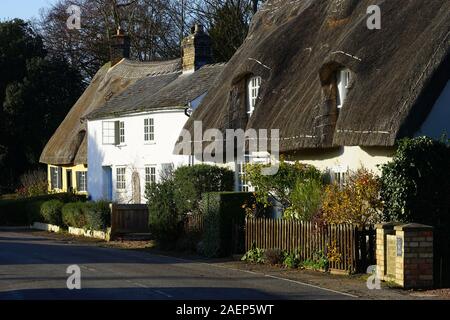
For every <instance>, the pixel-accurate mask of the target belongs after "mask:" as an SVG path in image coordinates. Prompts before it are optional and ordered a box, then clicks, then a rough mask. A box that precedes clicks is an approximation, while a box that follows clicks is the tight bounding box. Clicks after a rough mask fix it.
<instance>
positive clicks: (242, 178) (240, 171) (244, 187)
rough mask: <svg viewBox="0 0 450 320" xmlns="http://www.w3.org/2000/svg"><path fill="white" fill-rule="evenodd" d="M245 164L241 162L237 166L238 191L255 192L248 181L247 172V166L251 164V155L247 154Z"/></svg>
mask: <svg viewBox="0 0 450 320" xmlns="http://www.w3.org/2000/svg"><path fill="white" fill-rule="evenodd" d="M244 159H245V160H244V162H240V163H238V164H237V170H236V171H237V181H238V190H239V191H240V192H253V191H254V190H255V188H253V187H252V185H251V184H250V182H249V181H248V180H247V178H246V176H247V172H246V171H245V165H247V164H249V163H250V155H248V154H246V155H245V156H244Z"/></svg>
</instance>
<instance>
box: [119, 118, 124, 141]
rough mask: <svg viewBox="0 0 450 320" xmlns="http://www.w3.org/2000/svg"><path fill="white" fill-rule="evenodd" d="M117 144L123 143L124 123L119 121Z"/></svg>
mask: <svg viewBox="0 0 450 320" xmlns="http://www.w3.org/2000/svg"><path fill="white" fill-rule="evenodd" d="M119 143H120V144H122V143H125V122H123V121H119Z"/></svg>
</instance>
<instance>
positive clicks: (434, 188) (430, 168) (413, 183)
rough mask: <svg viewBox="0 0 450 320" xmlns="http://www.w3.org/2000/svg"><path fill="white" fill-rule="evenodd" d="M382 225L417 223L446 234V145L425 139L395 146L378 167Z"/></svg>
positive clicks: (449, 159) (449, 201)
mask: <svg viewBox="0 0 450 320" xmlns="http://www.w3.org/2000/svg"><path fill="white" fill-rule="evenodd" d="M381 169H382V176H381V183H382V191H381V198H382V200H383V201H384V202H385V205H384V218H385V220H386V221H399V222H417V223H423V224H429V225H432V226H434V227H438V228H443V229H447V230H450V145H449V144H448V143H446V142H444V141H435V140H432V139H431V138H427V137H419V138H414V139H404V140H401V141H400V142H399V143H398V149H397V151H396V153H395V155H394V157H393V160H392V161H391V162H389V163H387V164H385V165H383V166H382V167H381Z"/></svg>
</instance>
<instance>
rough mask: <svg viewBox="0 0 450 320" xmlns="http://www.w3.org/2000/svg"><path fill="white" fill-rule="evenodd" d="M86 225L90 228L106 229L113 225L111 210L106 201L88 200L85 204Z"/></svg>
mask: <svg viewBox="0 0 450 320" xmlns="http://www.w3.org/2000/svg"><path fill="white" fill-rule="evenodd" d="M83 213H84V215H85V217H86V227H87V228H88V229H90V230H106V228H108V227H109V226H111V210H110V208H109V203H108V202H106V201H98V202H88V203H86V204H85V205H84V208H83Z"/></svg>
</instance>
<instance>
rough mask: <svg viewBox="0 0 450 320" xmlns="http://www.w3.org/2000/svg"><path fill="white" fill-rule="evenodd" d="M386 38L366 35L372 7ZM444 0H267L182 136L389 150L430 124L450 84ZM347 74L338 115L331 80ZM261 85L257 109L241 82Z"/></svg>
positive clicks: (448, 10) (284, 146)
mask: <svg viewBox="0 0 450 320" xmlns="http://www.w3.org/2000/svg"><path fill="white" fill-rule="evenodd" d="M373 4H378V5H379V6H380V8H381V18H382V20H381V30H369V29H368V28H367V24H366V22H367V18H368V15H367V13H366V11H367V8H368V7H369V6H370V5H373ZM449 21H450V1H448V0H431V1H420V0H402V1H396V0H388V1H381V0H377V1H373V0H268V1H267V2H266V4H265V5H264V7H263V8H262V9H261V10H260V12H259V13H258V14H257V15H256V16H255V18H254V20H253V22H252V26H251V30H250V33H249V35H248V37H247V39H246V40H245V42H244V44H243V45H242V46H241V48H240V49H239V50H238V51H237V53H236V54H235V56H234V57H233V58H232V59H231V61H230V62H229V63H228V64H227V66H226V68H225V70H224V71H223V73H222V76H221V78H220V79H219V81H218V83H219V84H218V85H217V86H216V87H215V88H213V89H212V90H210V92H209V93H208V95H207V96H206V98H205V99H204V101H203V103H202V104H201V105H200V106H199V108H198V109H197V110H196V111H195V112H194V114H193V116H192V117H191V118H190V119H189V121H188V123H187V124H186V126H185V128H186V129H188V130H190V131H191V132H192V131H193V122H194V121H195V120H201V121H203V130H207V129H209V128H218V129H222V130H224V129H227V128H234V129H236V128H242V129H246V128H255V129H260V128H261V129H280V137H281V145H280V147H281V151H282V152H289V151H295V150H299V149H304V148H329V147H335V146H342V145H347V146H350V145H360V146H392V145H394V144H395V141H396V140H397V139H398V138H400V137H404V136H408V135H412V134H414V132H416V130H417V129H418V128H419V126H420V124H421V123H422V122H423V121H424V120H425V118H426V116H427V114H428V113H429V111H430V109H431V107H432V106H433V104H434V102H435V100H436V99H437V97H438V96H439V93H440V92H441V91H442V89H443V88H444V86H445V84H446V83H447V81H448V78H449V74H450V72H449V70H450V69H449V61H448V57H449V47H450V46H449ZM341 67H347V68H349V69H350V70H351V71H352V73H353V78H354V81H353V83H352V86H351V90H350V92H349V95H348V97H347V100H346V101H345V105H344V107H343V108H342V110H341V111H340V112H338V111H337V110H336V104H335V103H334V101H333V99H335V98H334V97H333V95H334V96H335V92H334V91H333V74H334V71H336V70H337V69H338V68H341ZM252 74H253V75H259V76H261V77H262V86H261V90H260V95H259V99H258V102H257V105H256V110H255V112H254V113H253V115H252V117H251V118H250V119H248V117H247V115H246V112H245V81H243V79H246V78H247V77H248V76H249V75H252Z"/></svg>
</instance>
